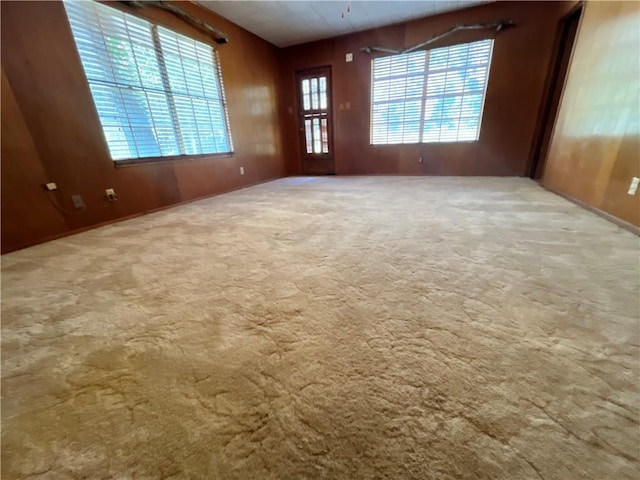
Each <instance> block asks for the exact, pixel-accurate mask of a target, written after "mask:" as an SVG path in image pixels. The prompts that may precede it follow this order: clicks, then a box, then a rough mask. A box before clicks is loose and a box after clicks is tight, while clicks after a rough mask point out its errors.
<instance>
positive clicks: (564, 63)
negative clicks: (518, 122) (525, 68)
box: [529, 4, 582, 180]
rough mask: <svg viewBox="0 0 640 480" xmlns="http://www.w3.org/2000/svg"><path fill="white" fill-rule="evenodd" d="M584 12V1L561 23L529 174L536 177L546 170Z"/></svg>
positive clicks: (538, 177) (536, 178) (537, 178)
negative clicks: (552, 136) (552, 137)
mask: <svg viewBox="0 0 640 480" xmlns="http://www.w3.org/2000/svg"><path fill="white" fill-rule="evenodd" d="M581 14H582V4H580V5H578V6H577V7H576V8H575V9H574V10H572V11H571V12H569V14H568V15H567V16H565V17H564V18H563V19H562V20H561V22H560V29H559V32H558V35H557V38H556V52H555V58H554V61H553V67H552V71H551V76H550V79H549V83H548V88H547V92H546V97H545V100H544V104H543V108H542V112H541V114H540V118H539V119H538V127H537V131H536V136H535V140H534V144H533V150H532V158H531V163H530V169H529V177H531V178H533V179H535V180H539V179H540V178H542V174H543V172H544V165H545V162H546V160H547V154H548V153H549V144H550V143H551V135H552V134H553V128H554V126H555V123H556V117H557V115H558V108H559V107H560V99H561V98H562V90H563V89H564V84H565V80H566V77H567V73H568V70H569V63H570V61H571V53H572V52H573V45H574V44H575V40H576V35H577V32H578V25H579V23H580V16H581Z"/></svg>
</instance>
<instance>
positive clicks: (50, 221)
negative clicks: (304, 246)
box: [0, 1, 285, 253]
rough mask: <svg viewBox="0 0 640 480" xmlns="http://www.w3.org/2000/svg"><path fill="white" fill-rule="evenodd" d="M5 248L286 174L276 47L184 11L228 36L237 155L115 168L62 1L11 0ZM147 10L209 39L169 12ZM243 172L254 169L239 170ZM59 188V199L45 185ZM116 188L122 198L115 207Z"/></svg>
mask: <svg viewBox="0 0 640 480" xmlns="http://www.w3.org/2000/svg"><path fill="white" fill-rule="evenodd" d="M0 5H1V14H2V132H1V133H2V152H1V153H2V252H3V253H4V252H8V251H12V250H15V249H18V248H22V247H25V246H28V245H33V244H36V243H40V242H42V241H45V240H47V239H50V238H54V237H56V236H61V235H64V234H68V233H70V232H73V231H78V230H82V229H86V228H89V227H92V226H96V225H99V224H103V223H108V222H111V221H114V220H117V219H120V218H125V217H129V216H132V215H136V214H140V213H144V212H148V211H153V210H156V209H159V208H163V207H166V206H169V205H172V204H177V203H180V202H184V201H189V200H192V199H196V198H199V197H204V196H207V195H212V194H215V193H218V192H223V191H228V190H233V189H237V188H241V187H243V186H247V185H251V184H255V183H258V182H261V181H265V180H268V179H272V178H277V177H281V176H283V175H284V173H285V171H284V160H283V149H282V136H281V131H280V122H279V112H278V109H277V105H278V104H279V99H278V88H279V81H278V80H279V71H278V68H279V65H278V49H277V48H276V47H274V46H272V45H271V44H269V43H267V42H265V41H264V40H261V39H259V38H258V37H256V36H254V35H253V34H251V33H249V32H247V31H245V30H243V29H241V28H240V27H238V26H236V25H234V24H233V23H231V22H228V21H226V20H224V19H222V18H221V17H218V16H217V15H215V14H213V13H211V12H209V11H208V10H205V9H204V8H202V7H199V6H197V5H194V4H190V3H187V2H181V4H180V6H181V7H182V8H183V9H185V10H187V11H189V13H191V14H192V15H195V16H197V17H200V18H202V19H203V20H205V21H208V22H210V23H211V24H213V25H215V26H216V27H217V28H219V29H220V30H222V31H224V32H225V33H227V35H228V36H229V43H228V44H227V45H222V46H220V47H219V49H218V50H219V52H220V62H221V64H222V73H223V78H224V84H225V90H226V95H227V100H228V104H229V119H230V124H231V133H232V136H233V141H234V146H235V156H233V157H199V158H193V159H180V160H173V161H168V162H166V163H155V164H147V165H136V166H130V167H120V168H116V167H114V165H113V162H112V161H111V158H110V156H109V152H108V149H107V145H106V143H105V141H104V138H103V135H102V129H101V127H100V123H99V119H98V116H97V113H96V110H95V107H94V104H93V100H92V98H91V93H90V91H89V87H88V84H87V81H86V78H85V76H84V72H83V70H82V65H81V63H80V58H79V56H78V53H77V51H76V46H75V43H74V40H73V36H72V34H71V29H70V26H69V23H68V21H67V17H66V14H65V11H64V6H63V4H62V2H60V1H53V2H2V3H1V4H0ZM143 15H145V16H147V17H149V18H152V19H155V20H156V21H158V22H160V23H163V24H165V25H167V26H169V27H171V28H174V29H176V30H178V31H180V32H182V33H185V34H187V35H191V36H193V37H195V38H198V39H199V40H203V41H210V40H209V39H207V37H205V36H204V35H203V34H202V33H200V32H198V31H197V30H195V29H193V28H191V27H189V26H188V25H186V24H185V23H183V22H182V21H180V20H178V19H177V18H176V17H174V16H172V15H171V14H168V13H165V12H162V11H159V10H157V9H153V8H145V9H144V10H143ZM240 166H244V168H245V172H246V174H245V175H244V176H241V175H240V168H239V167H240ZM46 182H56V183H57V184H58V187H59V190H58V192H57V194H56V196H57V198H58V201H59V202H60V203H61V204H62V205H63V206H64V207H66V208H67V209H72V207H71V201H70V197H71V195H74V194H80V195H82V197H83V198H84V201H85V203H86V205H87V210H86V212H84V213H80V214H77V215H66V214H63V213H61V212H60V211H58V210H57V209H56V208H54V206H53V204H52V203H51V202H50V201H49V199H48V198H47V195H48V194H47V193H46V192H45V191H44V190H43V188H42V184H44V183H46ZM105 188H115V189H116V192H117V193H118V196H119V198H118V201H116V202H113V203H110V202H108V201H107V200H106V198H105V194H104V190H105Z"/></svg>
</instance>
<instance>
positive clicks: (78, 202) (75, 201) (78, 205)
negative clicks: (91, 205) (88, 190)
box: [71, 195, 84, 208]
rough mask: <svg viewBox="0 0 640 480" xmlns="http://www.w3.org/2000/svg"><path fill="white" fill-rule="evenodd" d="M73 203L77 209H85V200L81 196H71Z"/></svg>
mask: <svg viewBox="0 0 640 480" xmlns="http://www.w3.org/2000/svg"><path fill="white" fill-rule="evenodd" d="M71 201H72V202H73V206H74V207H76V208H84V200H82V196H80V195H71Z"/></svg>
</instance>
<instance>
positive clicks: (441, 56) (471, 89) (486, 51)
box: [371, 40, 493, 145]
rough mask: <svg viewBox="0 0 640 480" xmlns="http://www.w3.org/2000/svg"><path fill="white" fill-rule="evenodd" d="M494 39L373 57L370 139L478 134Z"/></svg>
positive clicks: (471, 137) (451, 138) (450, 138)
mask: <svg viewBox="0 0 640 480" xmlns="http://www.w3.org/2000/svg"><path fill="white" fill-rule="evenodd" d="M492 49H493V40H481V41H478V42H472V43H464V44H460V45H453V46H451V47H444V48H437V49H433V50H429V51H418V52H413V53H407V54H401V55H392V56H388V57H381V58H375V59H373V60H372V61H371V70H372V74H371V78H372V88H371V90H372V99H371V143H372V144H373V145H385V144H400V143H431V142H465V141H475V140H478V138H479V134H480V122H481V118H482V109H483V106H484V98H485V93H486V90H487V81H488V78H489V66H490V63H491V52H492Z"/></svg>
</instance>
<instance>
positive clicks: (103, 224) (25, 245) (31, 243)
mask: <svg viewBox="0 0 640 480" xmlns="http://www.w3.org/2000/svg"><path fill="white" fill-rule="evenodd" d="M281 178H283V177H274V178H269V179H267V180H261V181H259V182H254V183H250V184H248V185H243V186H242V187H239V188H230V189H228V190H221V191H219V192H216V193H212V194H210V195H204V196H201V197H196V198H192V199H189V200H184V201H182V202H178V203H172V204H170V205H163V206H162V207H158V208H152V209H150V210H144V211H142V212H138V213H134V214H131V215H127V216H125V217H119V218H114V219H113V220H107V221H106V222H100V223H96V224H93V225H88V226H86V227H81V228H76V229H74V230H68V231H66V232H61V233H56V234H54V235H49V236H48V237H45V238H40V239H38V240H35V241H27V242H23V243H20V244H19V245H17V246H13V247H12V248H11V249H7V250H6V251H3V252H2V255H6V254H7V253H11V252H16V251H18V250H23V249H25V248H29V247H34V246H36V245H40V244H43V243H47V242H52V241H53V240H58V239H60V238H65V237H70V236H72V235H76V234H78V233H84V232H88V231H89V230H94V229H96V228H100V227H106V226H107V225H113V224H114V223H120V222H124V221H126V220H131V219H134V218H138V217H142V216H144V215H149V214H151V213H157V212H162V211H163V210H170V209H172V208H174V207H180V206H182V205H187V204H189V203H193V202H198V201H200V200H206V199H207V198H212V197H216V196H218V195H223V194H225V193H231V192H237V191H239V190H244V189H245V188H249V187H255V186H256V185H260V184H262V183H268V182H273V181H275V180H280V179H281Z"/></svg>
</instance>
